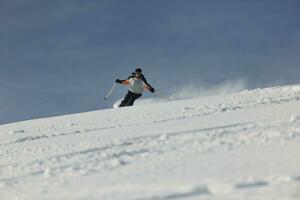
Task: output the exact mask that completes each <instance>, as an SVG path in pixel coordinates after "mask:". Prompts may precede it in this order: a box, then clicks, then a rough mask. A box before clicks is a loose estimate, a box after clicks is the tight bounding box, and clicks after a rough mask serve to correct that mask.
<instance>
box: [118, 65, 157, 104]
mask: <svg viewBox="0 0 300 200" xmlns="http://www.w3.org/2000/svg"><path fill="white" fill-rule="evenodd" d="M115 82H116V83H120V84H124V85H128V87H129V90H128V93H127V94H126V96H125V98H124V99H123V101H122V102H121V104H120V105H119V107H124V106H132V105H133V103H134V101H135V100H136V99H138V98H140V97H141V96H142V93H143V91H144V88H146V89H147V90H149V91H150V92H152V93H154V92H155V90H154V88H153V87H152V86H151V85H150V84H149V83H148V82H147V80H146V78H145V77H144V75H143V74H142V69H141V68H136V69H135V71H134V72H133V73H132V76H129V77H128V79H126V80H120V79H116V81H115Z"/></svg>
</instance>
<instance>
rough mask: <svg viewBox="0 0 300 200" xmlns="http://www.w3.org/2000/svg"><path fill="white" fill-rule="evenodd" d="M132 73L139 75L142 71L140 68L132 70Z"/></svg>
mask: <svg viewBox="0 0 300 200" xmlns="http://www.w3.org/2000/svg"><path fill="white" fill-rule="evenodd" d="M134 72H135V73H140V74H141V73H142V69H141V68H136V69H135V70H134Z"/></svg>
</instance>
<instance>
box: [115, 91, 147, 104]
mask: <svg viewBox="0 0 300 200" xmlns="http://www.w3.org/2000/svg"><path fill="white" fill-rule="evenodd" d="M141 96H142V94H135V93H133V92H131V91H128V93H127V94H126V96H125V98H124V100H123V101H122V102H121V104H120V105H119V107H124V106H132V105H133V103H134V101H135V100H136V99H138V98H140V97H141Z"/></svg>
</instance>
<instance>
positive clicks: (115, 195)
mask: <svg viewBox="0 0 300 200" xmlns="http://www.w3.org/2000/svg"><path fill="white" fill-rule="evenodd" d="M299 153H300V86H299V85H294V86H285V87H275V88H266V89H256V90H251V91H243V92H240V93H235V94H230V95H221V96H212V97H203V98H197V99H190V100H181V101H172V102H164V103H155V104H150V105H137V106H135V107H130V108H119V109H108V110H102V111H96V112H90V113H82V114H76V115H68V116H61V117H55V118H48V119H39V120H32V121H25V122H19V123H14V124H7V125H2V126H0V199H5V200H6V199H14V200H15V199H18V200H19V199H26V200H27V199H28V200H33V199H37V200H40V199H49V200H50V199H51V200H53V199H64V200H65V199H72V200H73V199H88V200H90V199H101V200H103V199H104V200H106V199H108V200H115V199H118V200H119V199H120V200H126V199H133V200H169V199H176V200H177V199H188V200H189V199H205V200H207V199H208V200H210V199H220V200H221V199H222V200H223V199H230V200H235V199H243V200H244V199H255V200H260V199H262V200H268V199H270V200H276V199H278V200H285V199H288V200H290V199H291V200H294V199H295V200H297V199H300V156H299Z"/></svg>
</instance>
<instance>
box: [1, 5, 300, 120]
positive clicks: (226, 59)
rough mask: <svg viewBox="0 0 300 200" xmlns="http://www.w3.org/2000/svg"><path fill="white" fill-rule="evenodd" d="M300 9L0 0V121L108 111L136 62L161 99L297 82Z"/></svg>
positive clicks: (149, 96) (266, 6)
mask: <svg viewBox="0 0 300 200" xmlns="http://www.w3.org/2000/svg"><path fill="white" fill-rule="evenodd" d="M299 9H300V2H299V1H298V0H285V1H282V0H251V1H240V0H227V1H223V0H163V1H161V0H151V1H149V0H101V1H99V0H89V1H86V0H65V1H61V0H51V1H41V0H26V1H22V0H1V1H0V91H1V92H0V94H1V98H0V124H5V123H10V122H16V121H22V120H30V119H35V118H42V117H50V116H56V115H64V114H72V113H79V112H87V111H93V110H100V109H106V108H111V107H112V105H113V103H114V102H115V101H116V100H118V99H121V98H123V97H124V95H125V94H126V91H127V89H126V88H125V87H122V86H121V85H120V86H119V85H118V87H117V88H116V90H115V91H114V93H113V94H112V96H111V98H110V99H109V100H107V101H105V100H104V96H105V95H106V93H107V92H108V90H109V89H110V87H111V86H112V84H113V83H114V80H115V79H116V78H120V79H124V78H127V77H128V76H129V75H130V74H131V72H132V71H133V70H134V69H135V68H136V66H141V68H142V69H143V73H144V75H145V76H146V78H147V80H148V82H149V83H150V84H151V85H152V86H153V87H154V88H155V89H156V90H157V91H162V92H163V93H165V94H170V93H171V92H174V91H176V90H178V91H183V90H182V88H184V87H185V86H186V85H189V86H191V85H192V86H193V88H196V89H197V88H202V89H203V88H206V87H207V88H210V87H214V86H215V85H222V84H223V83H224V82H227V83H228V82H235V81H241V80H242V81H243V82H244V83H245V85H246V86H245V87H247V88H249V89H251V88H257V87H268V86H278V85H287V84H300V81H299V80H300V79H299V78H300V56H298V54H299V53H298V52H299V50H300V12H299ZM152 96H153V95H151V94H149V93H145V95H144V96H143V98H151V97H152Z"/></svg>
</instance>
